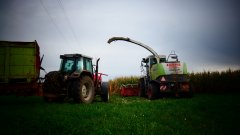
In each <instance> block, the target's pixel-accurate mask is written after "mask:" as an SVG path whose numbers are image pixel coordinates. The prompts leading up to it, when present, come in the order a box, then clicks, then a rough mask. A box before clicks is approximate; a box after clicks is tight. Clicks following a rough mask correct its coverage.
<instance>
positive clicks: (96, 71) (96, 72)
mask: <svg viewBox="0 0 240 135" xmlns="http://www.w3.org/2000/svg"><path fill="white" fill-rule="evenodd" d="M99 60H100V58H98V59H97V61H96V70H95V82H94V86H95V88H97V85H98V84H97V83H98V62H99Z"/></svg>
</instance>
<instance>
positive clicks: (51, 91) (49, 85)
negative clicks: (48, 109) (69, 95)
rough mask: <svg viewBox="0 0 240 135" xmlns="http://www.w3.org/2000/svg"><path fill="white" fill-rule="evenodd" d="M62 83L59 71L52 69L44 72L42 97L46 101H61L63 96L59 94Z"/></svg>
mask: <svg viewBox="0 0 240 135" xmlns="http://www.w3.org/2000/svg"><path fill="white" fill-rule="evenodd" d="M63 85H64V82H63V80H62V75H61V73H60V72H59V71H52V72H49V73H48V74H46V76H45V81H44V83H43V87H42V91H43V99H44V100H45V101H46V102H52V101H62V100H63V99H64V97H63V96H61V94H62V92H63V91H62V89H63Z"/></svg>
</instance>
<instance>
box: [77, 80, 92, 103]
mask: <svg viewBox="0 0 240 135" xmlns="http://www.w3.org/2000/svg"><path fill="white" fill-rule="evenodd" d="M94 96H95V91H94V84H93V80H92V78H91V77H89V76H83V77H81V78H80V79H78V80H76V81H75V84H74V100H75V101H76V102H83V103H86V104H89V103H91V102H92V101H93V99H94Z"/></svg>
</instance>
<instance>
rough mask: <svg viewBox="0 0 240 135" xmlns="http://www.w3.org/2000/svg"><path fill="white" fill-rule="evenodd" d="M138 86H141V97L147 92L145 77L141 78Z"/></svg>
mask: <svg viewBox="0 0 240 135" xmlns="http://www.w3.org/2000/svg"><path fill="white" fill-rule="evenodd" d="M138 87H139V91H138V96H139V97H145V96H146V93H145V81H144V78H140V79H139V82H138Z"/></svg>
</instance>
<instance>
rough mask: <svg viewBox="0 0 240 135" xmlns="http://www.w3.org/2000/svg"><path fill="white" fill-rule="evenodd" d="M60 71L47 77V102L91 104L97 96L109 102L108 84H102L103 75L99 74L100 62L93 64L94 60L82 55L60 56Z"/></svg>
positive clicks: (53, 72)
mask: <svg viewBox="0 0 240 135" xmlns="http://www.w3.org/2000/svg"><path fill="white" fill-rule="evenodd" d="M60 58H61V64H60V70H59V71H51V72H49V73H48V74H46V75H45V81H44V83H43V88H42V90H43V97H44V100H45V101H47V102H51V101H66V100H70V99H73V100H74V101H75V102H82V103H86V104H88V103H91V102H92V101H93V100H94V97H95V96H96V95H100V96H101V99H102V101H104V102H107V101H108V100H109V92H108V83H107V82H102V77H101V76H102V75H106V74H102V73H98V62H99V60H100V58H99V59H97V61H96V65H95V66H94V65H93V64H92V58H91V57H88V56H86V55H82V54H64V55H60Z"/></svg>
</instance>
